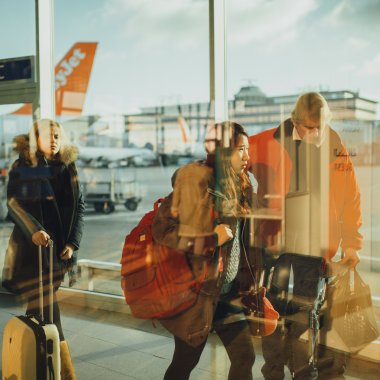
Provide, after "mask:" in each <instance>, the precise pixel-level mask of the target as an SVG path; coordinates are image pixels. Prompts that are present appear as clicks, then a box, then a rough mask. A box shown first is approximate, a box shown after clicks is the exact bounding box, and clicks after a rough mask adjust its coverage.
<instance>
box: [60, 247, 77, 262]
mask: <svg viewBox="0 0 380 380" xmlns="http://www.w3.org/2000/svg"><path fill="white" fill-rule="evenodd" d="M73 253H74V247H73V246H72V245H71V244H66V245H65V248H63V250H62V252H61V254H60V258H61V260H64V261H66V260H70V259H71V256H72V255H73Z"/></svg>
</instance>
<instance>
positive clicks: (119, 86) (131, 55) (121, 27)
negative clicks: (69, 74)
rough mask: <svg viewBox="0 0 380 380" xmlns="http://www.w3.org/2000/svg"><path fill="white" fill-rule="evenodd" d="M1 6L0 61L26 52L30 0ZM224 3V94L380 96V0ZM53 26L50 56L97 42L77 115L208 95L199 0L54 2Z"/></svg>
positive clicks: (204, 21)
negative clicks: (248, 89) (247, 90)
mask: <svg viewBox="0 0 380 380" xmlns="http://www.w3.org/2000/svg"><path fill="white" fill-rule="evenodd" d="M0 4H1V9H2V11H1V13H0V33H1V35H3V36H4V35H6V36H8V38H2V39H1V40H0V58H9V57H16V56H22V55H30V54H35V40H34V0H12V1H8V0H0ZM226 10H227V88H228V94H229V98H230V99H232V98H233V96H234V94H236V93H237V92H238V91H239V89H240V88H241V87H242V86H246V85H249V84H253V85H256V86H258V87H260V89H261V90H262V91H263V92H264V93H265V94H266V95H268V96H275V95H288V94H298V93H300V92H303V91H308V90H352V91H359V92H360V95H361V96H363V97H365V98H369V99H373V100H376V101H380V44H379V36H380V23H379V21H378V20H380V0H302V1H300V0H226ZM16 25H17V27H16ZM54 32H55V36H54V37H55V57H56V61H58V60H59V59H60V58H61V57H62V56H63V55H64V54H65V53H66V51H67V50H68V49H69V48H70V47H71V46H72V45H73V44H74V43H75V42H76V41H96V42H98V43H99V45H98V50H97V54H96V57H95V62H94V67H93V73H92V78H91V82H90V86H89V90H88V95H87V99H86V104H85V109H84V113H85V114H99V115H112V114H125V113H132V112H138V111H139V108H140V107H142V106H160V105H164V104H177V103H185V102H203V101H208V97H209V47H208V1H207V0H172V1H167V0H56V1H55V31H54ZM379 115H380V113H378V118H380V116H379Z"/></svg>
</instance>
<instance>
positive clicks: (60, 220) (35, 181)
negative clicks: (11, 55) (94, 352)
mask: <svg viewBox="0 0 380 380" xmlns="http://www.w3.org/2000/svg"><path fill="white" fill-rule="evenodd" d="M15 142H16V151H17V152H18V153H19V158H18V159H17V160H16V161H15V162H14V163H13V165H12V169H11V171H10V173H9V183H8V189H7V198H8V209H9V215H10V217H11V219H12V221H13V222H14V224H15V226H14V228H13V231H12V234H11V236H10V239H9V244H8V251H12V250H13V254H14V256H15V257H16V256H18V257H21V260H20V261H19V263H20V262H21V265H19V267H18V268H6V267H5V269H4V273H3V285H4V286H5V287H7V288H8V289H10V290H11V291H13V292H14V293H17V294H21V295H22V296H24V298H26V300H27V302H28V305H27V310H26V313H27V314H30V315H34V314H37V315H38V314H39V307H38V295H37V294H38V292H37V288H38V261H37V260H38V255H37V251H38V246H44V247H45V246H47V243H48V240H49V239H51V240H53V242H54V260H53V261H54V262H53V276H54V290H55V291H56V290H57V289H58V288H59V286H60V284H61V282H62V281H63V278H64V275H65V273H66V272H68V271H69V270H71V269H72V268H73V266H74V264H75V254H74V252H75V251H77V250H78V249H79V245H80V241H81V238H82V230H83V212H84V201H83V198H82V194H81V191H80V187H79V183H78V174H77V170H76V167H75V163H74V161H75V159H76V156H77V150H76V149H75V148H74V147H73V146H72V145H70V144H69V143H68V141H67V139H66V137H65V134H64V131H63V128H62V126H61V125H60V124H59V123H57V122H55V121H53V120H49V119H42V120H38V121H36V122H35V123H34V124H33V126H32V129H31V131H30V133H29V135H21V136H17V137H16V139H15ZM42 265H43V272H48V269H49V262H48V259H47V257H45V256H44V259H43V263H42ZM7 271H13V273H14V275H13V278H16V281H13V282H12V283H11V282H9V281H7V278H10V276H9V275H10V273H9V272H8V273H7ZM44 306H45V307H46V311H45V315H48V312H47V305H44ZM53 314H54V324H55V325H56V326H57V328H58V332H59V336H60V341H61V363H62V364H61V365H62V379H75V372H74V368H73V366H72V362H71V358H70V353H69V350H68V346H67V343H66V342H65V338H64V335H63V330H62V326H61V320H60V311H59V306H58V303H57V300H56V296H55V292H54V303H53Z"/></svg>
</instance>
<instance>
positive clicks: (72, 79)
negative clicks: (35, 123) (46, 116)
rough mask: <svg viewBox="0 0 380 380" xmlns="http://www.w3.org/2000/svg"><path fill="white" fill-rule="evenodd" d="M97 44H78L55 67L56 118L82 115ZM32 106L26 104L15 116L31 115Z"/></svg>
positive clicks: (15, 112)
mask: <svg viewBox="0 0 380 380" xmlns="http://www.w3.org/2000/svg"><path fill="white" fill-rule="evenodd" d="M97 45H98V43H97V42H77V43H76V44H74V45H73V46H72V47H71V49H70V50H69V51H68V52H67V54H66V55H65V56H64V57H63V58H62V59H61V60H60V61H59V62H58V64H57V65H56V67H55V113H56V116H62V115H80V114H81V113H82V110H83V105H84V101H85V98H86V93H87V88H88V83H89V81H90V76H91V70H92V64H93V62H94V57H95V52H96V48H97ZM31 113H32V105H31V104H25V105H23V106H22V107H21V108H19V109H17V110H16V111H14V112H13V113H12V114H13V115H30V114H31Z"/></svg>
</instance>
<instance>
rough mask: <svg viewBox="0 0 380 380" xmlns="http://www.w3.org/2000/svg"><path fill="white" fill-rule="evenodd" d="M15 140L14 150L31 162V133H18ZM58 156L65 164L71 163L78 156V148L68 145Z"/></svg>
mask: <svg viewBox="0 0 380 380" xmlns="http://www.w3.org/2000/svg"><path fill="white" fill-rule="evenodd" d="M13 141H14V143H15V148H14V150H15V151H16V152H18V154H19V155H20V158H22V159H24V160H26V161H27V162H31V157H30V145H29V135H27V134H23V135H18V136H16V137H15V138H14V139H13ZM58 156H59V161H61V162H63V163H64V164H65V165H69V164H71V163H73V162H74V161H75V160H76V159H77V158H78V148H77V147H75V146H74V145H66V146H65V147H64V149H63V150H60V151H59V153H58Z"/></svg>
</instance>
